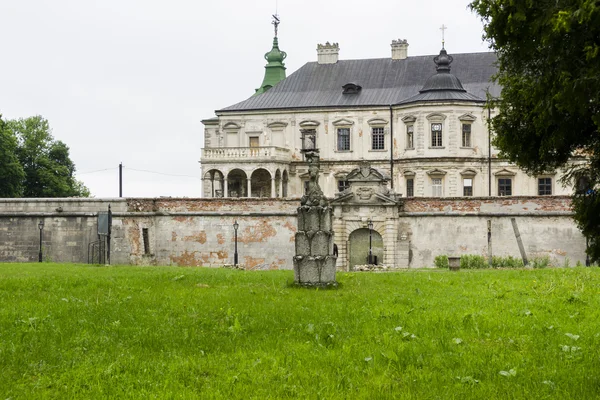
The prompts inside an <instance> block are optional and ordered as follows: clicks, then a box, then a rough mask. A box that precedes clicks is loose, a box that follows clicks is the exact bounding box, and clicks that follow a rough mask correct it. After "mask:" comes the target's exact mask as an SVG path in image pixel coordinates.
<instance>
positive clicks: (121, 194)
mask: <svg viewBox="0 0 600 400" xmlns="http://www.w3.org/2000/svg"><path fill="white" fill-rule="evenodd" d="M119 197H123V163H120V164H119Z"/></svg>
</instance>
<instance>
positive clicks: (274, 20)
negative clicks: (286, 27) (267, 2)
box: [271, 14, 280, 37]
mask: <svg viewBox="0 0 600 400" xmlns="http://www.w3.org/2000/svg"><path fill="white" fill-rule="evenodd" d="M271 23H272V24H273V26H275V37H277V27H278V26H279V23H280V21H279V15H277V14H273V22H271Z"/></svg>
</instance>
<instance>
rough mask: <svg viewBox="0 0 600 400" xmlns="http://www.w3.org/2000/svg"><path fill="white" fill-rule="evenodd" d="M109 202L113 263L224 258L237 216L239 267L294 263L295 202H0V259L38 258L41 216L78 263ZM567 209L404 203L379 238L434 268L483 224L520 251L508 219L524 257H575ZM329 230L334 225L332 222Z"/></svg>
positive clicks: (502, 200) (400, 254) (478, 245)
mask: <svg viewBox="0 0 600 400" xmlns="http://www.w3.org/2000/svg"><path fill="white" fill-rule="evenodd" d="M109 204H110V205H111V209H112V211H113V229H112V241H111V245H112V251H111V258H112V260H111V261H112V263H113V264H134V265H182V266H195V265H206V266H218V265H222V264H231V263H233V252H234V230H233V223H234V221H236V220H237V222H238V223H239V230H238V254H239V261H240V263H241V264H244V265H245V266H246V267H247V268H254V269H292V257H293V255H294V234H295V233H296V229H297V222H296V208H297V207H298V205H299V201H298V199H291V200H282V199H173V198H159V199H0V261H2V262H27V261H37V257H38V251H39V229H38V222H39V221H40V220H44V222H45V226H44V231H43V241H42V246H43V254H44V260H47V261H55V262H79V263H83V262H86V261H87V249H88V244H89V243H90V242H92V241H95V240H97V235H96V232H97V213H98V212H99V211H107V210H108V205H109ZM570 207H571V206H570V200H569V198H568V197H560V196H556V197H497V198H470V199H468V200H467V199H465V198H464V197H463V198H411V199H405V200H404V205H403V207H402V209H401V210H400V211H399V213H398V217H397V222H396V220H395V219H394V220H393V221H392V220H390V221H389V223H390V224H391V225H390V226H392V227H394V226H397V227H398V228H397V237H396V238H395V240H394V237H393V236H392V237H388V236H385V237H386V240H385V246H387V247H386V249H385V251H386V252H387V253H386V254H392V255H394V254H395V256H394V259H396V260H398V262H397V265H395V266H396V267H398V268H406V267H411V268H414V267H428V266H432V265H433V260H434V258H435V256H436V255H440V254H446V255H461V254H481V255H486V254H487V221H488V220H490V221H491V223H492V250H493V254H494V255H512V256H515V257H519V256H520V253H519V249H518V246H517V242H516V239H515V236H514V233H513V229H512V225H511V221H510V219H511V218H512V217H514V218H516V220H517V223H518V225H519V229H520V233H521V236H522V238H523V244H524V246H525V250H526V252H527V255H528V256H529V257H530V258H531V257H535V256H543V255H548V256H550V257H551V258H552V259H553V260H554V261H555V262H556V263H557V264H559V265H562V264H564V262H565V260H566V259H568V260H569V262H570V264H571V265H574V264H575V263H576V262H577V261H580V262H582V263H583V262H584V261H585V238H584V237H583V236H582V235H581V233H580V231H579V230H578V229H577V226H576V224H575V223H574V222H573V220H572V212H571V208H570ZM373 212H377V211H376V210H375V211H373ZM382 215H384V214H382ZM373 217H377V216H373ZM374 219H375V220H377V218H374ZM386 221H387V220H386ZM386 223H387V222H386ZM386 226H387V225H386ZM334 227H337V228H340V223H339V221H336V220H335V218H334ZM144 228H146V229H147V230H148V248H146V247H145V246H144V241H143V229H144ZM376 229H377V226H376ZM349 233H351V232H348V234H349ZM379 233H380V234H382V235H383V234H384V233H385V232H383V231H381V232H379ZM389 246H396V248H395V249H394V251H390V249H389ZM406 249H409V250H408V253H409V254H405V253H406ZM146 250H147V251H146ZM340 250H342V249H341V248H340ZM404 260H405V261H404ZM338 266H339V267H341V266H340V265H338Z"/></svg>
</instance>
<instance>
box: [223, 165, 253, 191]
mask: <svg viewBox="0 0 600 400" xmlns="http://www.w3.org/2000/svg"><path fill="white" fill-rule="evenodd" d="M246 181H247V176H246V173H245V172H244V171H242V170H241V169H234V170H232V171H230V172H229V174H228V175H227V191H228V196H227V197H248V194H247V188H246Z"/></svg>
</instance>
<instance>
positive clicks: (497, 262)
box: [492, 256, 524, 268]
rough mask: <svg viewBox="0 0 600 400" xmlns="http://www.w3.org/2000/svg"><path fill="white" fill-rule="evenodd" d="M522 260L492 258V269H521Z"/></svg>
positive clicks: (510, 257) (511, 257)
mask: <svg viewBox="0 0 600 400" xmlns="http://www.w3.org/2000/svg"><path fill="white" fill-rule="evenodd" d="M523 267H524V265H523V260H521V259H520V258H514V257H513V256H508V257H498V256H494V257H492V268H523Z"/></svg>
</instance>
